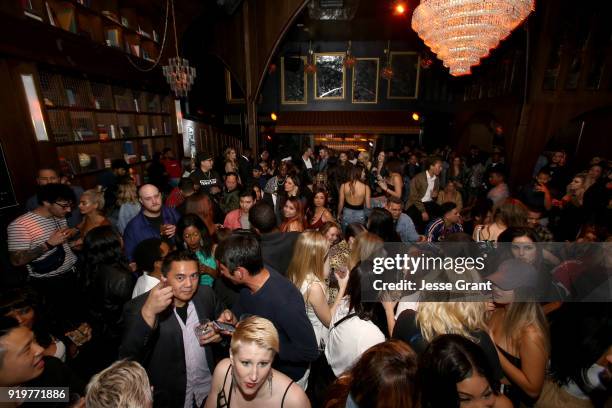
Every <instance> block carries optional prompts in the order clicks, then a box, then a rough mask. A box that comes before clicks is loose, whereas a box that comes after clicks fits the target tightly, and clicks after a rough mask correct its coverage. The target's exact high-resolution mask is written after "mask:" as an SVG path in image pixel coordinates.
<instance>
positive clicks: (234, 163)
mask: <svg viewBox="0 0 612 408" xmlns="http://www.w3.org/2000/svg"><path fill="white" fill-rule="evenodd" d="M223 157H224V158H225V174H227V173H236V174H238V160H237V155H236V150H235V149H234V148H232V147H228V148H227V149H225V153H223Z"/></svg>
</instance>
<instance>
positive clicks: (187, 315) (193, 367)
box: [119, 251, 229, 408]
mask: <svg viewBox="0 0 612 408" xmlns="http://www.w3.org/2000/svg"><path fill="white" fill-rule="evenodd" d="M199 279H200V274H199V270H198V262H197V260H196V258H194V257H193V255H192V254H190V253H188V252H186V251H175V252H172V253H170V254H168V256H166V258H165V259H164V262H163V264H162V276H161V281H160V283H159V284H158V285H157V286H155V287H154V288H153V289H151V290H150V291H149V292H147V293H144V294H142V295H140V296H138V297H136V298H134V299H132V300H131V301H130V302H128V303H127V304H126V306H125V308H124V315H123V320H124V335H123V341H122V343H121V346H120V348H119V356H120V358H130V359H134V360H137V361H138V362H140V363H141V364H142V365H143V366H144V367H145V368H146V370H147V373H148V375H149V379H150V380H151V385H152V386H153V388H154V391H155V396H154V402H155V406H163V407H185V408H191V407H193V406H194V405H193V404H195V406H198V407H199V406H202V403H203V401H204V400H205V399H206V397H207V396H208V393H209V392H210V387H211V383H212V373H213V371H214V366H215V361H214V357H213V352H212V349H211V344H212V343H218V342H220V341H221V330H219V329H215V328H214V327H212V323H210V324H209V327H206V326H204V327H202V325H201V323H202V322H209V321H212V320H214V319H215V318H217V317H218V316H220V315H222V314H223V313H224V312H223V305H222V304H221V303H220V302H219V301H217V299H216V297H215V294H214V292H213V291H212V289H211V288H210V287H208V286H201V287H199ZM228 313H229V312H228Z"/></svg>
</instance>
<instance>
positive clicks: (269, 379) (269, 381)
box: [268, 370, 272, 395]
mask: <svg viewBox="0 0 612 408" xmlns="http://www.w3.org/2000/svg"><path fill="white" fill-rule="evenodd" d="M268 388H270V395H272V370H270V375H269V376H268Z"/></svg>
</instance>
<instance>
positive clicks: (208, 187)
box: [191, 152, 221, 195]
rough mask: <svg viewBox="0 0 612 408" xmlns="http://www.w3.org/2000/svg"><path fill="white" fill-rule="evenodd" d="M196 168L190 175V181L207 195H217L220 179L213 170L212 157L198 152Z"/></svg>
mask: <svg viewBox="0 0 612 408" xmlns="http://www.w3.org/2000/svg"><path fill="white" fill-rule="evenodd" d="M196 163H197V164H198V168H197V169H195V171H194V172H193V173H191V179H192V180H193V183H194V184H195V185H196V186H200V191H204V192H205V193H208V194H213V195H214V194H217V193H219V192H220V191H221V178H220V177H219V174H218V173H217V172H216V171H214V170H213V165H214V161H213V155H212V154H210V153H207V152H200V153H198V155H197V156H196Z"/></svg>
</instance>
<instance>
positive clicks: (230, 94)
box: [225, 69, 244, 103]
mask: <svg viewBox="0 0 612 408" xmlns="http://www.w3.org/2000/svg"><path fill="white" fill-rule="evenodd" d="M225 99H226V100H227V103H244V92H242V89H240V85H238V83H237V82H236V80H235V79H234V77H233V76H232V73H231V72H229V70H228V69H226V70H225Z"/></svg>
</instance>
